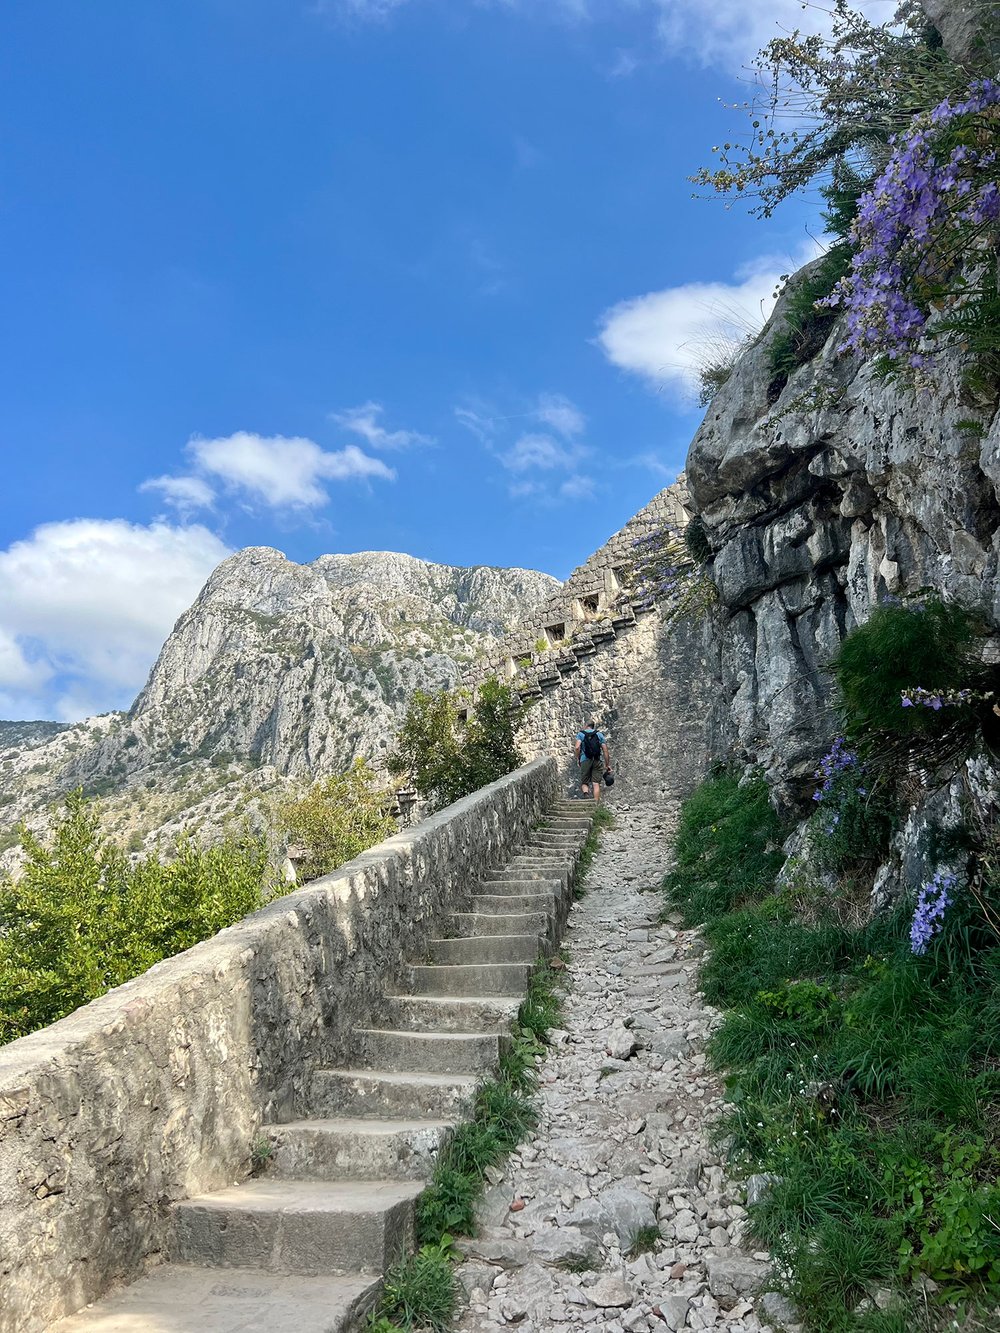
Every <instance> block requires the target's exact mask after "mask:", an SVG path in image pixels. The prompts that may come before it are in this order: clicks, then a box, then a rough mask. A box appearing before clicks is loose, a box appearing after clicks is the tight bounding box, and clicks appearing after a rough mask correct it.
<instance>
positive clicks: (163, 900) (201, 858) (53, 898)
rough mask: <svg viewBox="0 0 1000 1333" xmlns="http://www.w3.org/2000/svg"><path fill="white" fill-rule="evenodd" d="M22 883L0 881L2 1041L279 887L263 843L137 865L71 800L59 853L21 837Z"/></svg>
mask: <svg viewBox="0 0 1000 1333" xmlns="http://www.w3.org/2000/svg"><path fill="white" fill-rule="evenodd" d="M21 840H22V845H23V847H24V850H25V853H26V858H27V859H26V862H25V865H24V867H23V870H22V873H21V874H20V876H19V878H17V879H16V880H15V879H12V878H9V877H8V878H5V879H2V880H0V920H2V921H3V923H4V929H3V931H2V932H0V1041H10V1040H12V1039H13V1038H15V1037H21V1036H24V1035H25V1034H26V1033H28V1032H33V1031H35V1030H36V1029H37V1028H40V1027H44V1026H45V1025H46V1024H48V1023H52V1022H55V1020H56V1019H58V1018H62V1017H64V1016H65V1015H66V1014H69V1013H71V1012H72V1011H73V1010H74V1009H76V1008H78V1007H79V1006H80V1005H81V1004H86V1003H87V1002H88V1001H89V1000H93V999H96V997H97V996H99V995H103V994H104V993H105V992H106V991H108V990H110V989H111V988H112V987H114V986H119V985H121V983H122V982H124V981H128V980H130V979H131V978H132V977H135V976H138V975H139V973H141V972H144V971H145V970H146V969H147V968H149V967H152V965H153V964H154V963H156V962H159V961H160V959H162V958H167V957H169V956H170V955H171V954H175V953H178V952H180V951H181V950H182V949H187V948H189V947H190V946H191V945H192V944H196V943H198V941H199V940H203V939H207V938H208V937H209V936H211V935H214V934H216V932H217V931H219V930H222V928H223V927H224V926H229V925H232V924H233V923H234V922H236V921H239V920H240V918H241V917H243V916H246V915H247V913H248V912H252V911H254V910H255V909H256V908H258V907H260V906H261V905H262V904H263V902H264V901H265V900H266V898H267V896H268V894H269V891H270V886H269V880H268V875H267V857H266V849H265V847H264V843H263V841H262V840H257V839H247V840H234V839H227V840H226V841H225V842H223V843H220V844H219V845H217V846H215V847H208V848H202V847H198V846H196V845H195V844H194V843H192V842H190V841H181V842H179V843H178V846H177V856H176V858H175V859H174V860H173V861H172V862H170V863H169V864H166V865H165V864H163V863H161V862H160V861H158V860H156V859H154V858H153V857H143V858H141V859H139V860H137V861H135V862H134V863H132V862H130V860H129V858H128V855H127V854H126V852H125V851H124V850H123V849H122V848H121V847H119V846H117V845H115V844H114V843H112V842H111V841H110V840H109V839H108V838H106V837H105V836H104V835H103V834H102V832H101V830H100V826H99V821H98V817H97V814H96V812H95V811H94V809H93V807H92V806H90V805H88V803H87V802H86V801H85V799H84V797H83V795H82V794H81V793H80V792H76V793H74V794H73V795H71V796H69V797H68V798H67V800H66V808H65V813H64V814H63V816H62V817H61V818H60V819H59V820H57V822H56V824H55V827H54V829H53V833H52V838H51V845H48V846H45V845H43V844H42V843H41V842H40V841H39V840H38V839H37V838H35V837H34V836H33V835H32V834H31V833H29V832H28V831H27V830H22V833H21Z"/></svg>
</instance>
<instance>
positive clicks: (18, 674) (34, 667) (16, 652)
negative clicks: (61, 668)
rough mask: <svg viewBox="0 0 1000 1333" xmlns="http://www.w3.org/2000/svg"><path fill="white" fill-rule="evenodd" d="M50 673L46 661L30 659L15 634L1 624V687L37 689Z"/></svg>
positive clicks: (7, 688)
mask: <svg viewBox="0 0 1000 1333" xmlns="http://www.w3.org/2000/svg"><path fill="white" fill-rule="evenodd" d="M50 675H51V671H50V670H49V668H47V667H46V665H45V663H44V662H40V661H37V660H36V661H29V659H28V657H27V656H26V654H25V651H24V649H23V648H22V646H21V644H19V643H18V641H17V639H16V638H15V637H14V635H13V634H11V633H10V632H9V631H7V630H5V629H4V627H3V626H2V625H0V687H2V688H3V689H4V690H36V689H37V688H38V687H39V686H41V685H43V684H44V683H45V681H46V680H47V679H48V677H49V676H50Z"/></svg>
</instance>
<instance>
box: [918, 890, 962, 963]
mask: <svg viewBox="0 0 1000 1333" xmlns="http://www.w3.org/2000/svg"><path fill="white" fill-rule="evenodd" d="M957 883H958V880H957V879H956V878H955V876H954V875H952V874H949V873H948V872H947V871H945V870H939V871H937V873H936V874H935V875H934V878H933V879H932V880H931V881H930V882H929V883H928V884H925V885H924V886H923V888H922V889H921V890H920V893H919V895H918V896H917V909H916V911H915V912H914V913H913V921H912V923H911V925H910V951H911V952H912V953H916V954H922V953H926V952H927V946H928V944H930V942H931V940H932V939H933V938H934V936H935V935H936V934H938V932H939V931H940V929H941V926H942V923H943V921H944V914H945V912H947V910H948V908H949V907H950V906H951V904H952V902H953V901H954V893H955V887H956V885H957Z"/></svg>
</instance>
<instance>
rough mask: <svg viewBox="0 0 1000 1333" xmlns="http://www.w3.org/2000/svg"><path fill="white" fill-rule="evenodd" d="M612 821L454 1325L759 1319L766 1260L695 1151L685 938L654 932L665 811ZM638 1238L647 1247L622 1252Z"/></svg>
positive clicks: (737, 1196) (693, 1037) (740, 1212)
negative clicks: (528, 1133) (537, 1109)
mask: <svg viewBox="0 0 1000 1333" xmlns="http://www.w3.org/2000/svg"><path fill="white" fill-rule="evenodd" d="M615 813H616V816H617V823H616V826H615V828H613V829H611V830H608V831H606V832H605V834H604V836H603V839H602V843H601V847H600V850H599V851H598V853H597V856H596V857H595V858H594V862H593V865H592V867H591V870H590V873H589V875H588V877H587V882H586V887H587V894H586V896H585V897H584V898H583V900H582V901H581V902H579V903H578V904H577V905H576V906H575V907H574V909H573V913H572V915H571V917H570V926H569V929H568V930H567V933H566V937H565V944H566V947H567V948H568V950H569V955H570V966H569V969H568V974H569V983H568V991H567V995H566V998H565V1013H566V1019H565V1022H566V1029H565V1031H558V1032H554V1033H553V1034H552V1042H553V1046H552V1049H551V1051H550V1053H549V1056H548V1059H547V1060H546V1062H545V1065H544V1067H543V1070H542V1084H541V1089H540V1096H539V1100H540V1106H541V1123H540V1124H539V1127H538V1131H537V1133H536V1134H535V1136H534V1137H533V1139H532V1140H531V1142H530V1143H528V1144H526V1145H524V1146H522V1147H521V1148H520V1149H519V1150H518V1151H517V1152H516V1153H515V1154H514V1155H513V1156H512V1158H511V1159H510V1161H509V1163H508V1165H507V1168H506V1170H505V1171H504V1172H503V1173H501V1172H499V1171H497V1172H495V1173H494V1175H493V1177H492V1180H493V1184H492V1185H491V1186H490V1188H489V1189H488V1190H487V1192H486V1195H485V1197H484V1199H483V1201H482V1204H481V1206H480V1235H479V1236H478V1237H477V1239H476V1240H475V1241H474V1242H470V1243H469V1244H468V1245H467V1246H466V1247H465V1248H466V1254H467V1261H466V1262H465V1263H464V1264H463V1265H462V1266H461V1267H460V1269H459V1277H460V1279H461V1281H462V1285H463V1287H464V1288H465V1290H466V1292H467V1293H468V1296H469V1304H468V1307H467V1308H466V1310H465V1311H464V1313H463V1317H462V1319H461V1322H460V1324H459V1328H460V1330H462V1333H491V1331H492V1330H494V1329H501V1328H506V1327H507V1326H508V1325H516V1326H517V1328H518V1330H519V1333H533V1331H537V1333H541V1331H542V1330H549V1329H574V1328H590V1329H594V1330H606V1333H624V1331H625V1330H646V1329H650V1330H656V1331H657V1333H662V1331H663V1330H678V1329H726V1330H729V1333H757V1331H758V1330H760V1329H762V1328H769V1327H770V1324H769V1323H768V1321H767V1319H766V1317H765V1314H764V1307H765V1305H767V1304H768V1302H770V1301H774V1300H775V1298H774V1297H761V1298H757V1301H756V1303H755V1302H754V1300H753V1299H752V1298H751V1295H750V1293H751V1292H752V1290H753V1288H754V1287H755V1285H756V1284H757V1283H758V1282H759V1281H760V1279H761V1277H762V1276H764V1275H765V1273H766V1267H765V1265H764V1263H763V1262H762V1261H764V1260H766V1257H767V1256H766V1255H764V1254H760V1253H758V1254H756V1255H754V1254H750V1253H747V1252H744V1251H742V1250H740V1249H739V1248H738V1246H739V1242H740V1237H741V1232H742V1228H743V1219H744V1217H745V1213H744V1209H743V1207H742V1196H743V1190H742V1188H741V1187H740V1186H738V1185H735V1184H732V1183H730V1182H727V1180H726V1177H725V1174H724V1172H723V1169H722V1166H721V1164H720V1160H719V1157H718V1154H717V1153H716V1152H715V1151H714V1150H713V1149H712V1148H711V1146H710V1143H709V1131H710V1127H711V1124H712V1121H713V1119H714V1118H715V1116H716V1114H717V1112H718V1110H719V1105H720V1096H719V1088H718V1085H717V1083H716V1081H715V1080H714V1079H713V1078H711V1077H710V1076H708V1075H707V1074H706V1072H705V1056H704V1044H705V1038H706V1036H707V1034H708V1032H709V1030H710V1029H711V1026H712V1023H713V1021H714V1014H713V1011H711V1010H709V1009H708V1008H706V1006H705V1005H704V1004H703V1002H702V1001H701V999H700V997H699V996H698V995H697V993H696V992H695V990H694V984H693V979H694V973H695V970H696V966H697V955H698V953H699V951H700V942H699V940H698V937H697V935H696V934H695V933H693V932H685V931H681V930H678V929H677V928H676V927H675V926H669V925H666V926H664V925H658V924H657V916H658V912H659V909H660V905H661V901H662V900H661V899H660V897H659V894H658V893H657V892H655V890H657V889H658V888H659V885H660V881H661V879H662V877H663V873H664V871H665V870H666V868H667V865H668V863H669V859H670V848H671V842H672V836H673V830H674V823H675V819H676V810H673V809H663V808H656V809H654V808H651V807H641V808H632V809H630V808H629V807H627V806H617V807H616V809H615ZM657 1232H658V1233H659V1234H658V1235H657V1234H656V1233H657ZM637 1235H638V1236H640V1238H641V1239H643V1240H644V1241H645V1243H646V1244H647V1245H650V1246H651V1248H649V1249H648V1250H647V1251H646V1252H643V1253H640V1254H638V1255H637V1256H635V1257H631V1258H630V1257H629V1255H628V1251H629V1249H630V1247H631V1245H632V1244H633V1241H634V1240H635V1238H636V1236H637ZM755 1307H756V1308H755ZM772 1308H773V1307H772Z"/></svg>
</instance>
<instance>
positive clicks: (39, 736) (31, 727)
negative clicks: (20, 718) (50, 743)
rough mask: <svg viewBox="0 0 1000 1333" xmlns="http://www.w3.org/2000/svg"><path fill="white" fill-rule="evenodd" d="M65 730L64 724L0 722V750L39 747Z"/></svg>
mask: <svg viewBox="0 0 1000 1333" xmlns="http://www.w3.org/2000/svg"><path fill="white" fill-rule="evenodd" d="M66 730H67V723H65V722H0V750H8V749H11V748H12V747H14V746H19V745H39V744H41V742H42V741H47V740H49V738H50V737H52V736H58V735H59V733H60V732H61V731H66Z"/></svg>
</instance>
